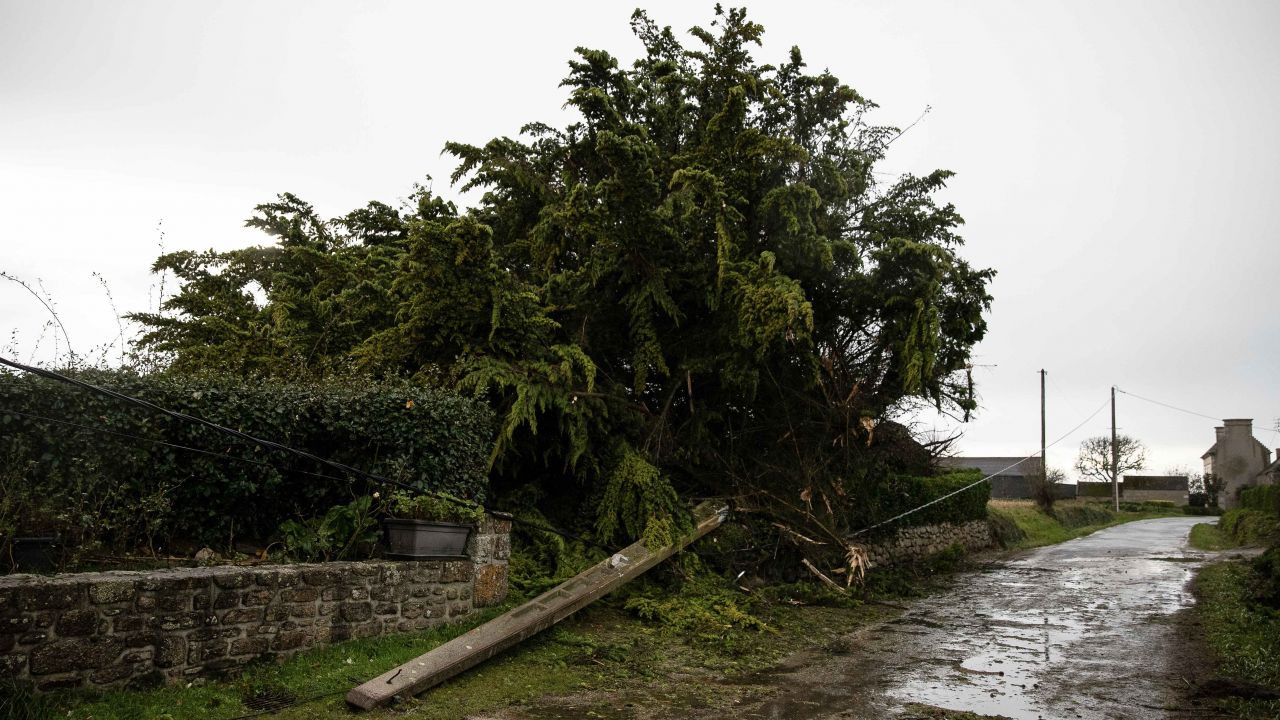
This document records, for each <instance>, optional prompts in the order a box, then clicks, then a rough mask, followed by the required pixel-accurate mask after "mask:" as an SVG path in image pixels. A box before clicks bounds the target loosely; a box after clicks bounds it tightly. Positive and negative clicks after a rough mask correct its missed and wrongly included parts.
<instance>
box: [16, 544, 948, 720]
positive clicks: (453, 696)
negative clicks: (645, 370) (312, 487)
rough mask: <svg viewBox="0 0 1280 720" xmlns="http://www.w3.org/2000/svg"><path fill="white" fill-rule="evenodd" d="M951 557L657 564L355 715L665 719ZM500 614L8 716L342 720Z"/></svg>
mask: <svg viewBox="0 0 1280 720" xmlns="http://www.w3.org/2000/svg"><path fill="white" fill-rule="evenodd" d="M963 565H964V560H963V557H961V555H960V554H959V553H958V552H948V553H943V554H942V555H940V556H939V557H938V558H936V559H935V560H933V561H930V562H926V563H921V564H919V565H916V566H912V567H909V568H887V569H883V570H877V571H873V572H872V573H871V574H870V576H869V577H868V583H867V585H866V586H865V587H864V588H863V589H862V590H861V591H857V592H854V593H850V594H843V593H838V592H836V591H833V590H830V589H829V588H826V587H824V586H820V585H817V584H816V583H811V582H804V583H796V584H792V585H774V586H768V587H763V588H758V589H756V590H754V591H751V592H746V591H743V590H741V589H738V588H736V586H733V585H731V584H728V583H724V582H719V583H718V584H717V583H716V582H715V581H714V580H713V579H712V578H709V577H708V576H706V575H705V574H691V575H688V576H687V577H686V576H685V575H686V573H687V568H685V567H684V566H683V565H682V564H669V565H668V566H664V568H663V569H662V570H659V571H658V573H659V575H660V577H658V578H653V579H646V580H642V581H637V583H634V586H635V587H629V589H628V590H627V591H625V592H619V593H616V594H615V595H613V596H610V597H609V598H607V599H605V600H603V601H600V602H597V603H596V604H594V605H592V606H590V607H588V608H586V609H584V610H583V611H581V612H579V613H578V614H577V615H575V616H573V617H571V618H569V619H568V620H566V621H564V622H562V623H560V624H559V625H557V626H556V627H555V628H552V629H551V630H548V631H547V632H544V633H542V634H540V635H538V636H537V637H535V638H532V639H530V640H528V641H526V642H524V643H522V644H520V645H519V646H517V647H515V648H512V649H511V650H510V651H508V652H506V653H503V654H502V655H500V656H498V657H496V658H494V659H493V660H490V661H489V662H487V663H484V664H482V665H480V666H479V667H477V668H475V669H473V670H471V671H469V672H466V673H463V674H462V675H460V676H458V677H456V678H454V679H453V680H450V681H448V682H446V683H444V684H442V685H440V686H438V687H437V688H435V689H433V690H431V691H430V692H428V693H426V694H425V695H423V696H422V697H420V698H415V699H408V700H405V701H403V702H401V703H399V704H398V705H397V706H395V707H392V708H388V709H383V710H375V711H371V712H367V713H362V714H361V717H362V718H368V719H370V720H378V719H381V718H400V717H405V716H410V717H413V718H415V720H444V719H445V718H450V719H452V718H458V717H465V716H469V715H475V714H483V715H499V716H501V715H502V714H503V713H504V712H506V711H509V710H510V709H512V708H519V707H523V706H529V705H532V704H538V705H545V704H546V703H551V704H553V705H556V704H564V705H565V708H561V709H566V711H567V714H569V715H573V716H579V717H617V716H619V713H620V710H619V708H623V707H627V706H628V705H629V706H630V707H631V708H641V709H643V708H650V709H653V710H654V711H655V712H656V711H657V710H658V709H661V710H663V711H664V712H668V713H669V712H678V711H680V710H681V709H682V708H683V709H689V710H694V709H704V708H709V707H710V708H724V709H726V710H727V709H730V708H732V707H734V705H735V703H739V702H742V701H743V700H745V699H748V698H750V697H752V693H757V692H759V688H758V687H757V686H756V685H755V684H753V681H752V680H751V678H752V677H753V676H754V675H755V673H757V672H758V671H760V670H763V669H765V668H767V667H771V666H773V665H775V664H777V663H778V662H779V661H780V660H782V659H783V658H784V657H786V656H788V655H791V654H793V653H795V652H798V651H802V650H820V651H827V650H831V651H833V652H835V651H836V650H832V648H839V647H840V642H841V639H842V638H844V637H845V636H847V635H848V634H849V633H851V632H853V631H854V630H856V629H857V628H858V627H860V626H863V625H866V624H868V623H872V622H877V621H880V620H884V619H888V618H889V617H892V616H893V615H896V614H897V613H898V612H899V610H898V609H897V608H895V607H893V606H892V604H891V603H890V604H886V603H885V601H888V600H891V599H896V598H901V597H907V596H918V595H922V594H926V593H928V592H931V591H934V590H936V589H937V588H938V587H941V586H942V585H944V584H945V583H947V582H949V581H950V577H952V576H953V575H952V573H951V571H953V570H956V569H959V568H961V567H963ZM502 609H505V608H497V609H494V610H491V611H489V612H487V613H485V614H484V615H483V616H479V617H476V618H475V619H474V620H472V621H471V622H469V623H465V624H461V625H457V626H451V627H441V628H435V629H433V630H430V631H427V632H423V633H415V634H406V635H397V636H388V637H383V638H369V639H362V640H354V641H349V642H345V643H340V644H337V645H333V646H330V647H327V648H322V649H318V650H311V651H307V652H304V653H300V654H298V655H295V656H294V657H292V658H289V659H287V660H284V661H282V662H275V663H264V664H261V665H257V666H251V667H249V668H247V669H246V670H245V672H244V673H243V675H241V676H240V677H238V678H235V679H230V680H226V681H221V682H209V683H207V684H204V685H194V686H191V687H183V686H171V687H165V688H161V689H157V690H153V691H145V692H130V691H119V692H111V693H104V694H89V693H86V692H70V693H66V694H61V695H57V694H55V695H52V696H48V697H49V699H50V700H51V702H50V703H49V707H48V708H47V712H45V713H43V714H40V715H35V714H31V715H29V716H27V717H23V718H22V720H52V719H53V718H67V719H69V720H187V719H190V720H231V719H232V718H239V717H241V716H244V715H248V714H250V713H252V712H254V711H255V710H256V708H255V707H252V706H251V705H250V704H247V703H246V700H249V699H252V698H255V697H256V698H269V697H273V696H274V697H282V698H288V697H293V698H300V699H310V700H309V701H308V702H305V703H303V704H300V705H297V706H293V707H286V708H283V709H281V710H280V711H279V712H277V713H273V714H271V715H269V716H268V717H271V718H279V719H282V720H303V719H305V720H338V719H341V720H350V719H351V717H352V715H351V712H350V711H349V710H348V709H347V708H346V705H345V700H344V696H345V694H346V692H347V691H348V690H350V689H351V688H352V687H354V686H355V685H357V684H359V683H361V682H363V681H365V680H367V679H369V678H371V677H374V676H376V675H378V674H380V673H382V672H385V671H386V670H387V669H389V668H391V667H394V666H395V665H398V664H401V663H403V662H406V661H408V660H409V659H412V658H413V657H416V656H417V655H419V654H421V653H423V652H426V651H427V650H429V649H430V648H432V647H435V646H436V645H439V644H441V643H443V642H445V641H447V640H449V639H450V638H452V637H456V636H457V635H459V634H461V633H463V632H465V631H466V630H467V629H469V628H470V627H472V626H474V625H476V624H478V623H479V622H481V621H482V620H484V619H487V618H488V617H491V616H492V615H494V614H496V613H497V612H499V611H500V610H502ZM517 712H518V711H517ZM643 714H644V713H641V716H643ZM621 715H622V716H634V715H635V713H634V712H631V713H630V714H628V713H627V712H625V711H623V712H621Z"/></svg>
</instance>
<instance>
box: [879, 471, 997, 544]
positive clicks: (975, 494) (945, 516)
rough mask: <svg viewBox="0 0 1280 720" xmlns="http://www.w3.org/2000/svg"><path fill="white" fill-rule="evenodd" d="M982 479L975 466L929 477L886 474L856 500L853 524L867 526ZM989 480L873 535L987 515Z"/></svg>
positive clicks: (989, 494) (964, 520) (977, 518)
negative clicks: (973, 468)
mask: <svg viewBox="0 0 1280 720" xmlns="http://www.w3.org/2000/svg"><path fill="white" fill-rule="evenodd" d="M981 479H982V473H981V472H980V471H978V470H956V471H953V472H949V473H945V474H942V475H936V476H932V477H921V476H915V475H890V476H888V477H887V478H885V479H884V480H883V481H882V482H881V483H878V484H877V486H876V487H875V489H874V491H873V492H870V493H867V496H866V498H865V499H864V500H863V502H860V503H857V505H858V507H859V511H858V512H857V515H858V517H857V518H856V519H855V524H854V527H855V528H859V527H867V526H870V525H874V524H875V523H877V522H881V521H883V520H887V519H889V518H891V517H894V516H896V515H898V514H900V513H904V512H906V511H908V510H912V509H914V508H917V507H919V506H921V505H923V504H925V503H927V502H929V501H931V500H935V499H937V498H940V497H943V496H944V495H946V494H948V493H951V492H954V491H956V490H959V489H960V488H963V487H965V486H967V485H971V484H973V483H975V482H977V481H978V480H981ZM990 499H991V484H990V483H980V484H979V485H976V486H975V487H972V488H969V489H968V490H965V491H963V492H961V493H959V494H957V495H954V496H952V497H950V498H947V499H946V500H943V501H941V502H939V503H935V504H933V505H930V506H929V507H927V508H924V509H923V510H920V511H919V512H915V513H912V514H910V515H908V516H906V517H904V518H901V519H899V520H897V521H895V522H892V523H890V524H888V525H886V526H884V527H883V528H880V529H878V530H877V531H876V532H875V533H873V534H874V535H885V534H892V533H894V532H896V531H898V530H901V529H903V528H907V527H915V526H919V525H935V524H938V523H956V524H959V523H966V522H969V521H971V520H984V519H986V517H987V501H988V500H990Z"/></svg>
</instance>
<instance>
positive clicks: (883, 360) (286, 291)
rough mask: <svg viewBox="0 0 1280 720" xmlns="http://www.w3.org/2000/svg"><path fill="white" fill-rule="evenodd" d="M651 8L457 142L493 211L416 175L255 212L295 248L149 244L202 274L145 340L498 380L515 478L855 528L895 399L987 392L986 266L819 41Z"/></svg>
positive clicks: (272, 361)
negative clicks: (626, 58) (787, 42)
mask: <svg viewBox="0 0 1280 720" xmlns="http://www.w3.org/2000/svg"><path fill="white" fill-rule="evenodd" d="M632 27H633V30H634V31H635V34H636V36H637V37H638V38H639V40H640V42H641V43H642V45H643V48H644V54H643V56H642V57H641V58H640V59H639V60H637V61H636V62H635V63H634V64H632V66H631V67H630V68H623V67H620V66H619V63H618V61H617V60H616V59H615V58H614V57H612V56H611V55H609V54H608V53H606V52H603V51H600V50H589V49H581V48H580V49H579V50H578V52H577V54H578V59H577V60H575V61H573V62H571V63H570V68H571V69H570V73H569V76H568V77H567V78H566V79H565V81H564V83H563V85H564V86H565V87H567V88H568V89H569V101H568V104H569V106H571V107H572V108H574V109H575V110H576V111H577V112H578V113H579V114H580V116H581V117H580V120H578V121H577V122H575V123H573V124H571V125H569V126H567V127H564V128H553V127H550V126H547V125H544V124H538V123H534V124H530V125H527V126H525V127H524V128H523V130H522V133H521V138H520V139H513V138H506V137H503V138H497V139H494V140H491V141H489V142H488V143H486V144H484V145H481V146H477V145H468V144H461V143H450V144H448V145H447V150H448V151H449V152H451V153H452V154H453V155H455V156H456V157H458V158H459V159H460V161H461V164H460V167H459V169H458V170H457V172H456V173H455V175H454V180H455V181H464V182H465V185H464V187H466V188H479V189H481V190H483V193H484V194H483V199H482V200H481V202H480V203H479V206H478V207H476V208H475V209H473V210H471V211H468V212H467V213H465V214H462V215H459V214H458V213H457V212H456V210H455V209H454V208H453V207H452V206H450V205H448V204H446V203H443V202H441V201H439V200H437V199H434V198H432V197H431V196H430V195H429V194H428V193H425V192H422V193H418V194H417V195H415V197H414V198H413V200H412V202H411V203H410V205H409V207H407V208H405V209H404V212H401V211H397V210H395V209H392V208H389V207H388V206H385V205H382V204H379V203H371V204H370V205H369V206H368V207H367V208H365V209H363V210H360V211H356V212H354V213H351V214H350V215H348V216H346V217H345V218H341V219H339V220H336V221H330V222H323V221H321V220H319V219H318V218H316V217H315V214H314V213H313V212H312V211H311V209H310V207H308V206H306V205H305V204H304V203H301V201H298V200H297V199H296V198H293V197H292V196H282V198H281V202H280V203H274V204H270V205H263V206H260V207H259V208H258V215H257V216H255V218H254V219H253V220H251V221H250V224H251V225H255V226H258V227H261V228H263V229H264V230H266V231H267V232H269V233H270V234H272V235H273V236H275V237H276V238H277V240H278V243H277V245H276V246H274V247H270V248H251V249H246V250H241V251H235V252H231V253H223V254H214V253H206V254H199V255H197V254H191V253H176V254H172V255H168V256H165V257H163V258H161V259H160V261H158V263H157V267H158V268H161V269H168V270H172V271H173V272H174V273H175V274H176V275H177V276H178V277H179V279H180V280H181V281H182V289H181V291H180V292H179V293H178V294H177V295H176V296H175V297H174V298H172V299H171V300H169V301H168V303H167V307H168V308H169V309H170V310H171V311H173V312H172V313H170V314H169V315H167V316H159V315H150V316H139V317H140V318H141V319H142V320H143V321H144V322H145V323H147V324H149V325H150V326H151V332H150V333H149V334H148V335H147V337H146V342H147V343H149V344H150V345H151V346H153V347H155V348H157V349H160V350H164V351H167V352H169V353H170V354H171V356H172V358H173V362H174V365H175V366H176V367H179V368H182V367H187V368H190V367H209V366H221V367H224V368H230V369H233V370H235V371H240V372H265V373H294V372H311V373H332V372H345V371H349V370H352V369H359V370H362V371H365V372H375V373H393V374H407V375H412V376H417V377H419V378H421V379H423V380H426V381H432V382H451V383H455V384H457V385H459V386H461V387H464V388H467V389H469V390H471V391H474V392H476V393H479V394H482V395H486V396H488V397H489V398H490V399H491V400H492V402H493V403H494V404H495V406H496V407H497V408H498V409H499V412H500V416H501V417H502V418H503V421H502V427H501V428H500V431H499V434H498V441H497V443H496V446H495V451H494V452H495V455H494V460H495V468H496V476H497V477H498V478H499V479H500V481H501V482H502V483H504V484H506V485H507V486H514V485H520V484H524V483H530V482H536V483H539V484H540V485H541V486H543V487H544V488H546V489H548V490H550V491H551V492H553V493H555V494H557V495H560V496H562V497H583V498H586V500H587V502H589V503H591V504H594V505H595V506H596V509H597V511H598V514H597V530H598V531H599V532H600V534H601V535H604V536H611V535H615V534H628V535H639V534H642V533H644V532H648V533H650V534H651V535H661V534H665V533H666V532H667V531H669V530H670V529H671V527H672V526H673V523H678V522H679V513H678V512H677V511H676V492H675V490H676V489H685V488H691V487H696V488H702V489H710V490H713V491H716V492H723V491H725V490H727V489H729V488H732V489H735V490H738V491H746V492H750V493H752V494H753V495H754V496H755V497H758V498H762V499H764V501H765V502H775V503H776V506H777V508H778V509H779V511H782V510H783V509H785V508H788V507H794V506H795V505H796V503H800V502H803V503H804V504H805V509H804V511H803V514H806V515H812V508H813V504H814V502H815V501H816V500H817V499H821V500H822V501H823V502H824V503H825V506H826V511H825V513H823V517H824V519H823V526H824V527H825V528H827V529H829V530H831V531H832V532H833V533H834V532H838V531H839V530H840V527H839V526H840V525H841V517H843V516H844V515H845V513H843V512H842V511H841V508H842V507H845V506H847V505H849V504H850V503H851V501H853V502H856V500H857V499H858V498H859V497H860V496H864V495H865V494H866V493H868V492H870V491H871V490H870V488H871V487H872V486H873V485H874V479H873V478H874V477H875V474H874V473H872V472H871V471H872V470H873V469H875V468H876V467H877V464H879V463H882V462H883V457H882V456H883V454H877V453H876V452H874V450H873V449H872V448H870V447H869V446H871V445H872V444H873V443H872V442H871V441H872V439H873V437H874V433H875V428H876V426H877V423H879V422H880V421H881V420H883V419H885V418H888V417H892V416H893V415H894V414H895V413H897V412H899V411H900V410H902V409H903V408H904V407H906V406H908V405H910V404H911V403H916V402H929V403H933V404H935V405H937V406H938V407H939V408H942V409H948V410H952V411H959V412H962V413H966V414H967V413H968V412H969V411H970V410H971V409H972V408H973V406H974V402H973V395H972V388H971V386H970V384H969V383H968V382H967V374H966V373H965V372H964V371H965V368H966V367H967V365H968V363H969V362H970V351H971V348H972V347H973V345H974V344H975V343H976V342H978V341H979V340H980V339H981V338H982V336H983V333H984V332H985V327H986V325H985V321H984V319H983V313H984V311H985V310H986V309H987V308H988V306H989V303H990V297H989V295H988V294H987V291H986V286H987V283H988V282H989V280H990V279H991V277H992V275H993V273H992V271H990V270H983V269H975V268H973V267H971V266H970V265H969V264H968V263H967V262H965V261H964V260H963V259H962V258H961V257H960V256H959V255H958V253H957V251H958V248H959V247H960V245H961V239H960V238H959V236H958V235H957V234H956V229H957V227H958V226H959V225H960V224H961V222H962V220H961V218H960V216H959V215H958V214H957V213H956V211H955V209H954V208H953V207H952V206H951V205H949V204H939V203H938V202H936V201H935V199H934V197H935V194H936V193H937V191H938V190H939V189H940V188H942V187H943V185H944V183H945V181H946V180H947V178H948V177H949V173H947V172H945V171H936V172H934V173H931V174H929V175H926V176H924V177H916V176H903V177H900V178H898V179H897V180H896V181H894V182H892V183H889V184H883V183H880V182H877V180H876V174H875V172H874V168H875V167H876V164H877V163H878V162H879V161H880V160H881V159H882V158H883V157H884V155H885V153H886V151H887V149H888V147H889V145H890V143H891V142H892V140H893V138H894V137H895V136H896V135H897V131H895V130H894V129H892V128H886V127H877V126H873V125H870V124H868V123H867V121H866V115H867V113H868V111H870V110H871V109H872V108H874V107H875V106H874V105H873V104H872V103H871V102H869V101H868V100H866V99H864V98H863V97H861V96H860V95H859V94H858V93H857V92H855V91H854V90H852V89H851V88H849V87H848V86H846V85H844V84H842V83H841V82H840V81H839V80H838V79H836V78H835V77H833V76H832V75H830V74H829V73H825V72H824V73H818V74H813V73H810V72H808V71H807V70H806V66H805V63H804V62H803V61H802V59H801V55H800V52H799V50H798V49H793V50H792V51H791V53H790V56H789V57H788V58H787V60H786V61H785V62H783V63H782V64H780V65H778V66H776V67H775V66H771V65H761V64H758V63H757V62H756V61H755V59H754V58H753V56H752V50H753V49H754V48H755V47H756V46H758V45H759V42H760V37H761V34H762V32H763V29H762V28H761V27H760V26H759V25H757V24H755V23H753V22H751V21H749V20H748V19H747V17H746V14H745V12H744V11H742V10H729V11H727V12H725V11H721V10H720V9H719V8H717V11H716V19H715V22H714V23H713V24H712V27H711V28H709V29H703V28H694V29H693V30H692V31H691V33H692V35H693V38H694V40H695V42H694V44H693V46H692V47H686V46H684V45H683V44H682V43H681V42H680V41H679V39H677V37H676V35H675V34H674V33H673V32H672V31H671V30H670V28H660V27H659V26H657V25H656V24H654V23H653V22H652V21H651V20H650V19H649V18H648V17H647V16H646V15H645V14H644V13H643V12H640V11H637V12H636V13H635V15H634V16H633V18H632ZM579 487H585V488H586V489H587V492H585V493H582V492H579V491H578V488H579ZM557 491H558V492H557ZM795 498H803V500H802V501H799V500H795ZM793 501H794V502H793ZM655 520H656V522H655Z"/></svg>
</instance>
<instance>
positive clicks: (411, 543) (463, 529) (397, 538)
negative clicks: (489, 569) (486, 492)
mask: <svg viewBox="0 0 1280 720" xmlns="http://www.w3.org/2000/svg"><path fill="white" fill-rule="evenodd" d="M388 509H389V510H390V512H391V517H390V518H387V521H386V525H387V544H388V545H389V546H390V552H389V553H388V554H389V555H391V556H393V557H400V558H431V557H461V556H462V555H463V554H464V552H465V550H466V547H467V538H468V537H470V535H471V531H472V530H473V529H474V528H475V525H476V524H477V523H479V522H480V521H481V520H483V519H484V508H482V507H480V506H479V505H477V504H475V503H473V502H469V501H467V500H462V499H461V498H456V497H453V496H452V495H447V494H443V493H441V494H438V495H417V496H412V495H409V494H408V493H405V492H397V493H392V495H391V498H390V500H389V502H388Z"/></svg>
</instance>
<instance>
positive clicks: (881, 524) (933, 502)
mask: <svg viewBox="0 0 1280 720" xmlns="http://www.w3.org/2000/svg"><path fill="white" fill-rule="evenodd" d="M1109 402H1110V400H1104V401H1103V403H1102V404H1101V405H1099V406H1098V409H1097V410H1094V411H1093V413H1092V414H1090V415H1089V417H1087V418H1085V419H1084V420H1081V421H1080V423H1079V424H1078V425H1076V426H1075V427H1073V428H1071V429H1070V430H1068V431H1067V432H1065V433H1063V434H1062V436H1061V437H1059V438H1058V439H1057V440H1054V441H1053V442H1051V443H1049V444H1048V445H1046V446H1045V449H1046V450H1048V449H1049V448H1051V447H1053V446H1054V445H1057V444H1058V443H1060V442H1062V441H1063V440H1066V439H1067V438H1069V437H1071V435H1072V434H1073V433H1075V432H1076V431H1077V430H1079V429H1080V428H1082V427H1084V426H1085V425H1086V424H1087V423H1088V422H1089V421H1090V420H1092V419H1093V418H1095V417H1096V416H1097V415H1098V413H1100V412H1102V409H1103V408H1105V407H1106V406H1107V404H1108V403H1109ZM1038 455H1040V451H1039V450H1037V451H1035V452H1033V453H1031V454H1029V455H1024V456H1022V457H1020V458H1018V460H1017V461H1016V462H1014V463H1013V464H1011V465H1007V466H1005V467H1003V468H1000V469H999V470H997V471H995V472H993V473H991V474H990V475H988V476H986V477H984V478H982V479H981V480H976V481H974V482H971V483H969V484H968V485H965V486H964V487H962V488H960V489H958V490H952V491H951V492H949V493H947V494H946V495H943V496H941V497H936V498H934V499H932V500H930V501H929V502H927V503H924V504H923V505H920V506H918V507H914V508H911V509H910V510H908V511H906V512H904V513H899V514H897V515H894V516H893V517H891V518H889V519H887V520H881V521H880V522H878V523H875V524H874V525H868V526H867V527H864V528H862V529H861V530H858V531H857V532H854V533H852V534H851V535H850V537H857V536H859V535H862V534H864V533H868V532H871V531H872V530H875V529H876V528H878V527H884V526H885V525H888V524H889V523H892V522H896V521H898V520H901V519H902V518H904V517H907V516H908V515H914V514H915V513H918V512H920V511H921V510H924V509H925V508H927V507H930V506H932V505H936V504H938V503H940V502H942V501H943V500H946V499H947V498H951V497H955V496H956V495H959V494H960V493H962V492H965V491H966V490H971V489H973V488H975V487H977V486H979V485H981V484H982V483H984V482H988V481H990V480H991V478H993V477H996V476H997V475H1000V474H1001V473H1003V472H1005V471H1006V470H1012V469H1013V468H1015V467H1017V466H1019V465H1021V464H1022V463H1023V461H1026V460H1030V459H1031V458H1034V457H1036V456H1038ZM1046 473H1047V468H1046Z"/></svg>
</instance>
